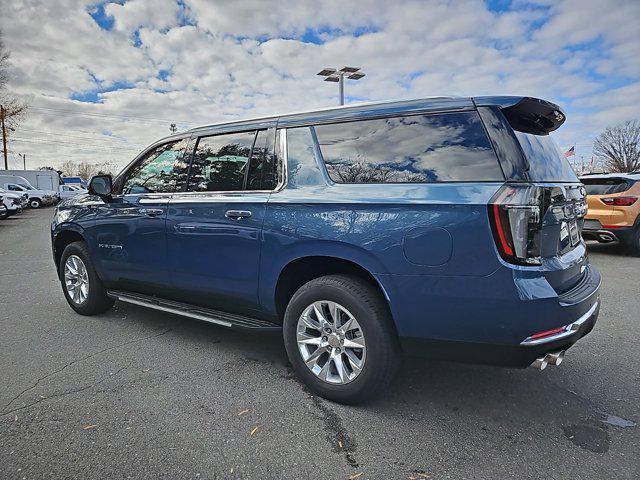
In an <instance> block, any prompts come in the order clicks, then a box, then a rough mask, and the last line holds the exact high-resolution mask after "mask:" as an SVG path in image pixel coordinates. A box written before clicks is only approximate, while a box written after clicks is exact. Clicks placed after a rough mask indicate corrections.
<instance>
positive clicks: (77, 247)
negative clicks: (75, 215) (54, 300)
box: [59, 242, 114, 315]
mask: <svg viewBox="0 0 640 480" xmlns="http://www.w3.org/2000/svg"><path fill="white" fill-rule="evenodd" d="M59 268H60V271H59V277H60V282H61V283H62V290H63V291H64V296H65V298H66V299H67V302H68V303H69V305H70V306H71V308H73V309H74V310H75V311H76V312H78V313H79V314H81V315H95V314H97V313H102V312H105V311H107V310H108V309H109V308H111V306H112V305H113V303H114V301H113V299H112V298H110V297H109V296H108V295H107V291H106V289H105V288H104V286H103V285H102V281H101V280H100V278H99V277H98V274H97V273H96V271H95V269H94V268H93V263H92V262H91V258H90V257H89V251H88V250H87V246H86V244H85V243H84V242H73V243H70V244H69V245H67V247H66V248H65V249H64V252H62V257H61V259H60V266H59Z"/></svg>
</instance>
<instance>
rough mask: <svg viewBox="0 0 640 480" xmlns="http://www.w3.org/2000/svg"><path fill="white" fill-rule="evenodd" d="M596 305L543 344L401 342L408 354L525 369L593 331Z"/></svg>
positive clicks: (406, 339)
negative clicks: (566, 329)
mask: <svg viewBox="0 0 640 480" xmlns="http://www.w3.org/2000/svg"><path fill="white" fill-rule="evenodd" d="M593 307H594V308H593V309H592V310H589V314H588V315H587V316H585V317H584V318H580V319H578V321H579V324H578V321H576V322H573V323H571V324H569V325H567V327H570V326H571V325H575V326H576V328H575V329H571V330H569V331H568V333H567V335H564V336H562V337H557V338H550V339H549V340H547V341H545V342H541V343H524V342H522V343H520V344H519V345H503V344H491V343H473V342H456V341H443V340H426V339H421V338H411V337H404V338H401V339H400V342H401V345H402V349H403V351H404V353H405V354H406V355H413V356H419V357H423V358H431V359H437V360H451V361H455V362H465V363H478V364H485V365H498V366H505V367H519V368H525V367H528V366H529V365H531V364H532V363H533V362H534V361H535V360H536V359H537V358H538V357H541V356H543V355H545V354H547V353H551V352H557V351H559V350H567V349H569V348H571V347H572V346H573V345H574V344H575V343H576V342H577V341H578V340H580V339H581V338H582V337H584V336H585V335H587V334H588V333H589V332H591V330H593V327H594V326H595V324H596V321H597V320H598V314H599V312H600V301H599V299H598V300H597V301H596V303H595V304H594V306H593Z"/></svg>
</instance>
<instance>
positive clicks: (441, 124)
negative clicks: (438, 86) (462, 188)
mask: <svg viewBox="0 0 640 480" xmlns="http://www.w3.org/2000/svg"><path fill="white" fill-rule="evenodd" d="M315 131H316V135H317V137H318V142H319V144H320V149H321V151H322V156H323V158H324V161H325V163H326V165H327V171H328V172H329V176H330V177H331V179H332V180H333V181H335V182H339V183H394V182H408V183H424V182H455V181H498V180H504V176H503V174H502V170H500V166H499V164H498V160H497V158H496V156H495V154H494V152H493V149H492V147H491V144H490V142H489V139H488V138H487V135H486V133H485V130H484V127H483V126H482V123H481V121H480V117H479V116H478V113H477V112H463V113H443V114H434V115H421V116H418V115H416V116H409V117H396V118H385V119H380V120H365V121H360V122H350V123H341V124H333V125H319V126H317V127H315Z"/></svg>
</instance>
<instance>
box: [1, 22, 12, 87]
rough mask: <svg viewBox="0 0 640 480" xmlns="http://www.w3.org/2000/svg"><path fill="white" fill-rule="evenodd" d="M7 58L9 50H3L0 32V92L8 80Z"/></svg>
mask: <svg viewBox="0 0 640 480" xmlns="http://www.w3.org/2000/svg"><path fill="white" fill-rule="evenodd" d="M9 56H10V55H9V50H7V49H6V48H5V46H4V41H3V40H2V32H0V91H1V90H2V89H4V87H6V85H7V81H8V80H9V75H8V73H7V70H8V69H9Z"/></svg>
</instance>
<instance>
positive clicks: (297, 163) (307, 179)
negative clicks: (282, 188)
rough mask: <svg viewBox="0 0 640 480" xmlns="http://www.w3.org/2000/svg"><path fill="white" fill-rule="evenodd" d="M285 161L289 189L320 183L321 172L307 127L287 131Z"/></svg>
mask: <svg viewBox="0 0 640 480" xmlns="http://www.w3.org/2000/svg"><path fill="white" fill-rule="evenodd" d="M287 161H288V162H289V165H288V167H289V171H288V177H289V178H288V179H287V186H288V187H289V188H299V187H302V186H305V185H317V184H318V183H319V182H321V181H322V172H321V171H320V169H319V168H318V163H317V162H316V156H315V148H314V142H313V136H312V135H311V130H310V128H309V127H300V128H289V129H287Z"/></svg>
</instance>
